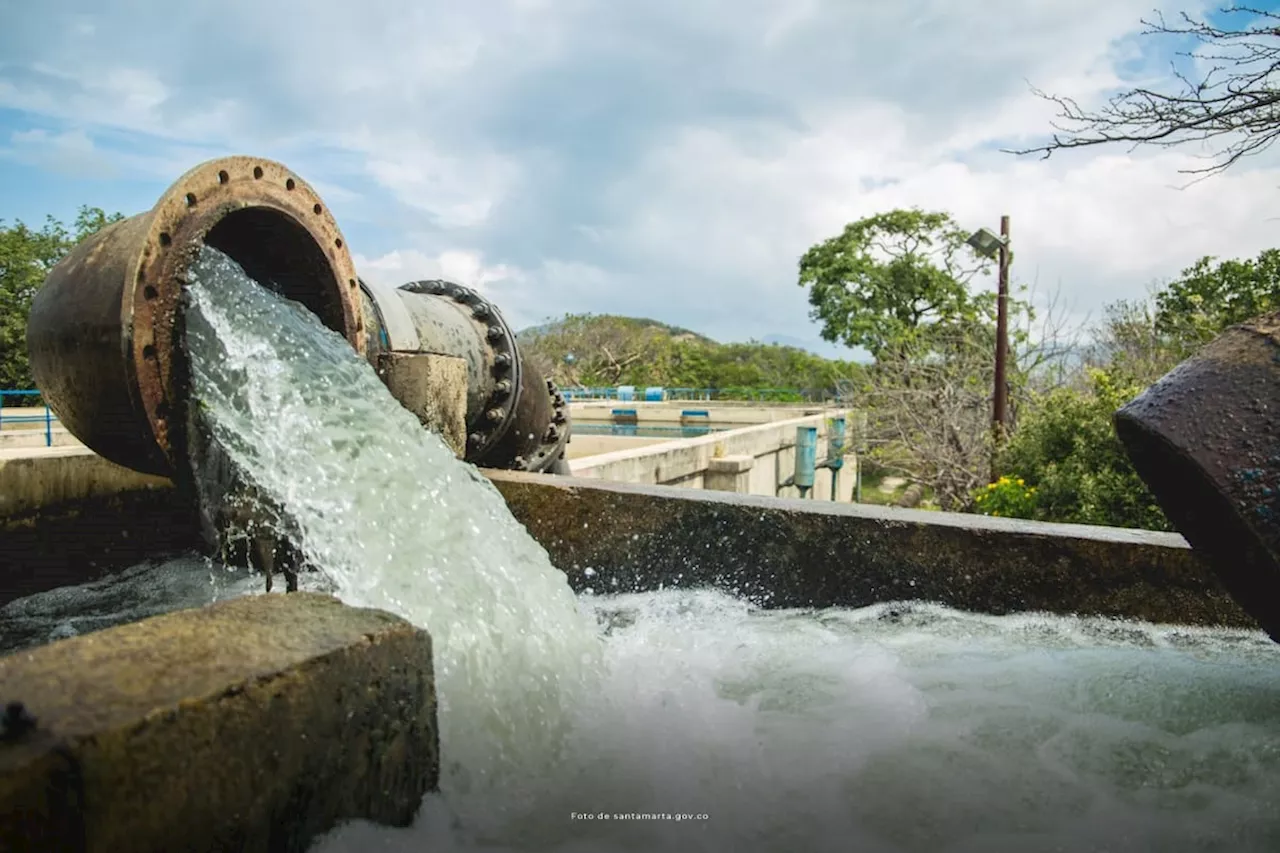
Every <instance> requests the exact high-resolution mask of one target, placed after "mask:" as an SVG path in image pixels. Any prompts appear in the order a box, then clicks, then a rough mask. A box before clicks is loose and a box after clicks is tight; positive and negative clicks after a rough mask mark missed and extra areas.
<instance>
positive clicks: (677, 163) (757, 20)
mask: <svg viewBox="0 0 1280 853" xmlns="http://www.w3.org/2000/svg"><path fill="white" fill-rule="evenodd" d="M1151 5H1152V0H1074V2H1067V0H1061V2H1040V3H1026V2H1021V1H1020V0H993V2H991V3H989V4H987V5H986V6H983V7H982V10H981V13H980V14H976V13H975V7H973V6H972V5H971V4H956V3H954V2H946V0H911V2H905V3H898V4H892V3H890V4H883V3H882V4H865V3H857V4H851V3H848V2H845V0H803V2H802V0H776V2H775V0H735V2H729V0H654V2H651V3H646V4H619V3H610V2H604V0H565V2H557V3H549V2H545V0H505V2H500V3H497V4H471V5H467V4H456V3H446V2H443V0H439V1H438V2H431V0H428V2H410V0H365V2H362V3H361V4H360V5H359V6H358V7H351V6H349V5H344V4H339V3H337V2H336V0H308V2H305V3H304V2H302V0H280V2H274V3H267V4H264V3H261V2H250V1H249V0H229V2H227V3H224V4H221V5H220V6H219V7H218V10H217V12H216V14H215V13H212V12H210V11H208V10H207V9H200V8H197V7H199V6H200V4H190V5H189V6H184V5H183V4H178V5H174V4H172V3H161V2H159V0H154V1H153V2H139V3H135V4H131V6H130V7H129V8H128V9H127V10H112V11H111V12H110V13H109V14H108V13H106V12H103V11H102V10H101V7H100V6H98V5H96V4H92V3H89V2H88V0H67V2H64V3H62V4H60V5H59V7H58V8H67V7H74V6H78V7H79V8H76V9H70V10H69V11H67V12H66V13H65V17H59V13H58V12H56V11H51V10H49V9H46V8H45V7H41V6H39V5H38V4H37V5H33V6H29V7H27V8H26V9H24V10H23V12H22V13H21V19H20V20H18V21H17V25H16V26H13V27H11V28H9V31H8V34H7V35H6V34H5V33H0V55H5V56H6V57H8V62H7V64H5V65H3V66H0V107H9V108H11V109H17V110H23V111H24V114H25V115H28V116H36V117H39V118H40V121H34V123H32V124H31V125H30V126H24V127H14V128H11V130H18V131H19V133H25V134H27V136H15V137H14V138H13V145H12V151H18V150H19V149H20V148H21V149H22V150H24V151H27V152H31V151H34V150H43V151H46V152H58V151H61V152H62V153H63V155H65V156H67V157H69V156H71V154H73V153H74V152H76V151H79V152H80V153H81V154H82V155H84V156H86V157H87V156H89V153H90V151H91V150H92V151H93V152H96V153H95V156H100V157H107V156H111V157H113V158H114V159H115V162H116V163H117V164H123V166H126V167H127V169H126V171H128V172H130V173H142V172H145V173H147V174H149V175H160V174H161V173H164V178H165V179H172V178H174V177H176V176H177V175H178V174H179V173H180V172H181V171H182V170H183V169H184V168H185V167H186V166H188V165H191V163H193V162H195V160H196V159H197V157H198V156H199V157H203V156H207V155H209V154H212V153H231V152H232V151H234V152H236V153H246V152H248V153H260V154H262V155H264V156H272V157H275V158H277V159H281V160H284V161H285V162H286V163H289V164H290V165H291V166H293V167H294V168H295V169H297V170H298V171H299V172H300V173H301V174H302V175H303V177H305V178H306V179H308V180H309V181H311V182H312V183H313V184H315V185H316V186H317V188H319V189H320V190H321V192H323V193H326V194H330V193H332V194H333V196H334V197H333V198H331V199H330V203H331V204H333V205H334V206H335V209H339V208H341V209H342V210H345V211H351V213H350V214H348V215H350V216H352V220H350V221H354V222H355V223H356V225H357V226H358V227H361V228H363V229H364V233H365V235H366V239H367V235H369V234H373V235H375V237H376V239H375V241H374V242H376V244H377V245H376V248H369V249H366V251H368V252H370V255H369V256H367V257H363V258H360V264H361V269H362V272H363V273H364V274H366V275H370V276H386V277H388V283H391V284H398V283H402V282H403V281H407V280H410V279H412V278H421V277H425V276H440V277H445V278H453V279H455V280H459V281H462V282H463V283H466V284H471V285H478V286H480V287H481V288H482V289H485V290H486V291H487V292H488V293H490V294H491V295H492V297H493V298H494V299H495V300H497V301H498V302H499V304H500V305H502V307H503V309H504V312H505V313H507V314H508V316H509V317H513V318H514V317H521V318H523V319H524V320H525V321H528V322H536V321H538V320H540V319H542V318H543V317H545V316H548V315H554V314H559V313H564V312H568V311H573V312H580V311H595V312H605V311H618V312H626V313H631V314H639V315H645V316H651V317H654V318H656V319H666V320H670V321H672V322H677V323H679V324H680V325H684V326H689V327H692V328H695V329H698V330H700V331H705V332H707V333H708V334H711V335H713V336H715V337H719V338H722V339H732V338H739V339H741V338H746V337H752V336H754V337H763V336H765V335H770V334H781V335H790V336H794V337H807V338H810V339H813V338H816V335H817V330H816V328H815V327H814V326H813V324H812V323H811V322H810V321H809V320H808V318H807V313H808V306H807V305H806V304H805V299H804V294H803V292H802V291H800V289H799V288H798V287H796V285H795V272H796V270H795V265H796V260H797V259H798V257H799V255H800V254H801V253H802V252H803V251H804V250H805V249H806V248H807V247H808V246H809V245H811V244H812V243H814V242H817V241H818V240H821V239H824V238H825V237H828V236H831V235H833V234H835V233H837V232H838V231H839V229H840V228H841V227H842V226H843V225H844V224H845V223H846V222H848V221H849V220H851V219H854V218H857V217H860V216H864V215H869V214H872V213H876V212H879V211H883V210H887V209H891V208H893V207H901V206H911V205H916V206H921V207H924V208H927V209H935V210H946V211H950V212H952V213H954V214H955V215H956V217H957V218H958V219H959V220H960V221H961V222H962V223H964V224H966V225H972V226H974V227H977V226H979V225H986V226H988V227H994V226H995V225H996V223H998V219H999V216H1000V215H1001V214H1003V213H1008V214H1010V215H1011V216H1012V217H1013V233H1014V240H1015V245H1016V250H1017V252H1016V253H1017V263H1016V274H1017V275H1019V276H1021V277H1023V278H1024V279H1030V278H1032V277H1036V278H1038V279H1039V281H1040V282H1041V284H1042V286H1048V287H1053V286H1054V285H1056V284H1057V283H1059V282H1060V283H1061V285H1062V287H1063V289H1064V296H1065V297H1066V299H1067V301H1068V302H1073V303H1075V304H1076V305H1078V306H1079V307H1080V308H1081V310H1084V309H1096V308H1098V307H1100V306H1101V304H1102V303H1103V302H1105V301H1107V300H1110V299H1114V298H1119V297H1124V296H1136V295H1139V294H1141V293H1142V292H1143V291H1144V289H1145V288H1146V286H1147V285H1148V284H1149V282H1150V281H1151V280H1152V279H1154V278H1162V277H1167V276H1169V275H1172V274H1174V273H1176V272H1177V271H1178V270H1179V269H1180V268H1182V267H1183V266H1185V265H1187V264H1189V263H1190V262H1191V261H1193V260H1194V259H1195V257H1196V256H1198V255H1200V254H1206V253H1211V254H1218V255H1224V256H1235V255H1248V254H1252V253H1255V252H1256V251H1258V250H1259V249H1261V248H1263V247H1265V246H1267V245H1270V244H1271V243H1272V242H1274V241H1273V239H1272V238H1271V236H1270V234H1269V232H1270V231H1271V230H1272V228H1271V224H1272V223H1271V221H1270V220H1271V219H1272V218H1273V216H1274V214H1273V213H1272V211H1271V208H1272V206H1273V204H1272V202H1271V201H1270V197H1271V195H1272V194H1273V192H1274V187H1275V186H1276V184H1277V183H1280V172H1277V171H1276V170H1274V169H1272V168H1270V164H1268V163H1267V162H1264V161H1258V162H1252V163H1244V164H1241V167H1239V168H1238V169H1237V170H1236V172H1235V173H1229V174H1228V175H1226V176H1223V177H1221V178H1217V179H1214V180H1211V181H1206V182H1204V183H1202V184H1198V185H1196V186H1193V187H1191V188H1188V189H1185V190H1181V191H1180V190H1177V189H1174V187H1175V186H1176V185H1178V184H1180V183H1183V182H1185V177H1184V176H1180V175H1178V174H1177V172H1178V169H1180V168H1185V167H1186V166H1187V165H1188V163H1190V162H1191V161H1189V160H1188V159H1187V155H1186V154H1182V153H1169V154H1163V155H1160V156H1150V155H1145V154H1144V155H1138V156H1133V155H1130V154H1129V153H1128V152H1126V151H1124V150H1119V149H1110V150H1101V149H1099V150H1096V151H1089V150H1085V151H1079V152H1075V153H1073V154H1071V156H1065V155H1060V156H1055V157H1054V158H1053V159H1052V160H1050V161H1047V162H1044V161H1040V160H1037V159H1034V158H1022V159H1019V158H1014V157H1012V156H1009V155H1003V154H997V153H995V149H998V148H1000V147H1009V146H1016V145H1019V144H1025V143H1027V142H1029V141H1032V140H1034V139H1036V138H1038V137H1040V136H1041V135H1043V134H1044V133H1046V132H1048V131H1049V130H1050V122H1051V120H1052V118H1053V116H1054V110H1053V109H1052V106H1051V105H1049V104H1046V103H1045V102H1044V101H1042V100H1039V99H1037V98H1035V97H1034V96H1032V95H1031V94H1030V92H1029V90H1028V86H1027V84H1028V83H1031V84H1034V85H1036V86H1039V87H1041V88H1043V89H1045V90H1047V91H1050V92H1056V93H1063V94H1069V95H1072V96H1075V97H1077V98H1079V99H1080V100H1083V101H1086V102H1087V101H1090V100H1096V99H1097V98H1098V97H1100V96H1102V95H1104V94H1105V93H1106V92H1107V91H1108V90H1110V89H1112V88H1114V87H1115V86H1117V85H1118V84H1119V82H1120V81H1121V80H1122V79H1128V80H1142V81H1152V80H1157V82H1158V77H1159V75H1162V74H1165V73H1166V68H1167V59H1168V55H1167V53H1159V52H1155V53H1153V52H1151V51H1150V49H1149V48H1150V47H1152V46H1153V45H1154V44H1155V43H1154V42H1151V41H1150V40H1136V41H1135V39H1134V36H1135V34H1136V33H1137V32H1138V30H1139V29H1140V24H1139V19H1140V18H1141V17H1142V16H1143V15H1144V14H1147V13H1148V12H1149V9H1150V6H1151ZM1158 5H1160V6H1162V7H1164V8H1166V10H1171V9H1173V8H1175V7H1174V4H1173V3H1172V2H1171V0H1167V2H1160V3H1158ZM1180 5H1181V7H1182V8H1186V6H1185V4H1180ZM1206 8H1208V5H1207V4H1206V3H1203V2H1201V1H1200V0H1196V2H1195V3H1194V4H1193V5H1192V7H1191V8H1189V9H1188V11H1190V12H1191V13H1192V14H1197V13H1199V12H1201V11H1202V10H1204V9H1206ZM157 20H163V21H164V22H165V24H164V31H163V32H160V31H159V30H157V28H156V25H155V21H157ZM194 45H199V48H198V49H196V48H195V47H193V46H194ZM37 46H38V48H39V49H37ZM1143 47H1146V48H1148V49H1147V50H1146V51H1145V52H1143V51H1142V50H1140V49H1139V48H1143ZM41 121H43V122H44V123H43V124H42V123H41ZM2 127H3V125H0V128H2ZM104 130H110V131H111V132H112V133H119V132H127V133H133V134H135V135H138V134H142V135H144V136H135V138H136V139H138V140H139V142H138V143H137V144H138V146H139V147H137V148H136V149H135V150H132V151H130V150H128V149H127V146H126V147H125V148H126V150H124V151H123V153H122V152H121V150H119V149H120V146H119V145H115V144H113V145H112V146H111V150H110V151H109V152H104V151H103V146H101V145H99V146H96V147H95V146H94V140H95V139H96V138H97V134H99V133H100V132H102V131H104ZM32 134H37V135H32ZM38 134H45V135H44V136H39V135H38ZM156 139H159V140H162V142H163V144H160V143H156V142H155V140H156ZM56 140H61V141H56ZM86 145H87V146H88V147H87V148H86ZM59 146H61V147H59ZM76 146H80V147H79V148H76ZM146 146H150V147H146ZM11 156H12V155H11ZM32 156H33V155H32ZM187 157H190V158H192V159H191V160H190V161H185V160H184V158H187ZM147 158H150V159H151V165H150V166H147V165H146V164H145V163H144V161H145V160H146V159H147ZM24 162H34V161H31V160H27V161H24ZM40 165H41V168H50V169H52V168H56V166H55V165H54V163H53V161H51V160H49V161H40ZM1193 165H1199V164H1193ZM166 170H169V171H166ZM348 230H351V229H350V228H348ZM351 239H352V242H353V244H354V245H356V246H357V247H359V246H360V243H359V242H357V241H356V239H355V238H354V236H353V237H352V238H351ZM396 247H398V251H387V250H389V249H392V248H396ZM379 253H380V254H379Z"/></svg>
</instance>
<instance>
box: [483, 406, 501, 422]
mask: <svg viewBox="0 0 1280 853" xmlns="http://www.w3.org/2000/svg"><path fill="white" fill-rule="evenodd" d="M484 416H485V417H486V418H488V419H489V420H491V421H493V422H494V423H495V424H496V423H500V422H501V421H502V419H503V418H505V417H506V415H505V414H503V411H502V409H490V410H489V411H487V412H485V413H484Z"/></svg>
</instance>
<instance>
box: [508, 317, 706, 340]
mask: <svg viewBox="0 0 1280 853" xmlns="http://www.w3.org/2000/svg"><path fill="white" fill-rule="evenodd" d="M584 318H585V319H590V320H592V321H595V322H597V323H616V324H617V325H620V326H623V327H625V328H627V329H628V330H629V331H633V332H646V331H648V332H662V333H665V334H666V335H668V336H670V337H671V338H674V339H675V340H678V341H698V342H699V343H704V344H710V345H715V344H717V343H718V341H716V340H713V339H712V338H709V337H707V336H706V335H702V334H699V333H698V332H694V331H692V330H690V329H686V328H684V327H682V326H672V325H671V324H669V323H662V322H659V321H658V320H650V319H649V318H647V317H621V316H618V315H616V314H596V315H583V317H578V316H574V317H566V318H563V319H560V320H550V321H548V322H546V323H542V324H540V325H537V326H529V327H528V328H525V329H521V330H520V331H519V332H517V333H516V337H517V338H518V339H520V340H522V341H523V340H530V339H533V338H538V337H545V336H548V335H557V334H560V333H562V332H564V331H565V330H566V329H567V328H568V327H569V325H570V324H571V323H575V321H577V320H580V319H584Z"/></svg>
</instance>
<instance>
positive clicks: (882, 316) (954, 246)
mask: <svg viewBox="0 0 1280 853" xmlns="http://www.w3.org/2000/svg"><path fill="white" fill-rule="evenodd" d="M966 237H967V235H966V233H965V232H964V231H963V230H961V229H960V227H959V226H958V225H957V224H956V223H955V221H954V220H953V219H952V218H951V216H950V214H947V213H937V212H934V213H927V212H925V211H922V210H919V209H915V208H913V209H910V210H893V211H889V212H888V213H880V214H876V215H875V216H869V217H867V218H865V219H860V220H858V221H857V222H852V223H850V224H849V225H847V226H846V227H845V229H844V231H843V232H842V233H841V234H840V235H838V236H836V237H832V238H830V239H828V240H825V241H823V242H821V243H818V244H817V245H815V246H813V247H812V248H810V249H809V251H807V252H805V254H804V256H803V257H802V258H801V259H800V278H799V285H800V286H801V287H807V288H809V304H810V305H811V306H813V310H812V311H811V312H810V316H811V317H812V318H813V319H814V320H816V321H818V322H820V323H822V337H823V338H824V339H825V340H828V341H832V342H842V343H844V344H846V345H847V346H850V347H862V348H864V349H866V350H867V351H868V352H870V353H871V355H872V356H874V357H875V358H876V359H877V360H881V359H883V358H884V357H885V356H886V355H887V354H889V353H890V352H891V351H892V350H894V348H896V347H899V346H901V345H902V344H904V343H905V342H906V340H907V339H908V338H909V337H910V336H911V335H912V334H914V333H915V332H916V331H917V330H919V329H920V328H922V327H924V326H927V325H930V324H933V323H937V322H942V321H947V320H953V319H960V318H966V317H974V316H976V312H977V306H976V305H975V304H974V301H973V299H972V298H971V297H970V295H969V291H968V287H967V285H968V282H969V280H970V279H971V278H972V277H973V275H974V274H975V273H977V272H979V271H982V270H984V269H986V266H987V264H986V262H985V261H983V260H982V259H980V258H978V257H977V256H976V255H975V254H974V253H973V252H972V250H970V249H969V248H968V247H967V246H966V245H965V239H966Z"/></svg>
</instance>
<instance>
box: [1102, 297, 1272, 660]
mask: <svg viewBox="0 0 1280 853" xmlns="http://www.w3.org/2000/svg"><path fill="white" fill-rule="evenodd" d="M1115 427H1116V432H1117V434H1118V435H1119V437H1120V441H1121V443H1122V444H1123V445H1124V447H1125V450H1126V451H1127V453H1128V455H1129V458H1130V460H1131V461H1132V462H1133V466H1134V468H1135V469H1136V470H1137V472H1138V475H1139V476H1140V477H1142V479H1143V481H1144V482H1146V484H1147V486H1148V487H1149V488H1150V489H1151V491H1152V493H1153V494H1154V495H1155V497H1156V499H1157V501H1159V503H1160V506H1161V508H1162V509H1163V510H1164V512H1165V515H1166V516H1168V518H1169V520H1170V521H1171V522H1172V523H1173V525H1174V526H1175V527H1176V528H1177V529H1178V530H1179V531H1180V532H1181V533H1182V535H1183V536H1184V537H1185V538H1186V539H1187V541H1188V542H1189V543H1190V544H1191V546H1192V548H1193V549H1195V550H1196V551H1197V552H1199V553H1200V554H1202V555H1203V556H1204V557H1205V559H1206V560H1207V561H1208V562H1209V564H1210V565H1211V567H1212V568H1213V570H1214V571H1215V573H1216V574H1217V575H1218V577H1219V579H1220V580H1221V581H1222V584H1223V586H1224V587H1225V588H1226V590H1227V592H1228V593H1230V594H1231V596H1232V597H1233V598H1234V599H1235V600H1236V601H1237V602H1238V603H1239V604H1240V606H1241V607H1242V608H1243V609H1244V610H1245V611H1246V612H1248V613H1249V614H1250V615H1252V616H1253V617H1254V618H1255V619H1256V620H1257V621H1258V623H1259V625H1261V627H1262V628H1263V630H1265V631H1266V632H1267V633H1268V634H1269V635H1270V636H1271V637H1272V638H1273V639H1275V640H1278V641H1280V313H1276V314H1270V315H1267V316H1265V317H1260V318H1258V319H1256V320H1253V321H1251V322H1249V323H1245V324H1242V325H1239V326H1234V327H1232V328H1230V329H1227V330H1226V331H1225V332H1224V333H1223V334H1222V335H1220V336H1219V337H1218V338H1217V339H1215V340H1214V341H1213V342H1211V343H1210V344H1209V345H1208V346H1206V347H1205V348H1204V349H1203V350H1202V351H1201V352H1200V353H1199V354H1197V355H1196V356H1194V357H1192V358H1190V359H1188V360H1186V361H1184V362H1183V363H1182V364H1180V365H1178V366H1177V367H1176V368H1174V369H1173V370H1172V371H1171V372H1169V373H1168V374H1167V375H1165V376H1164V377H1163V378H1161V379H1160V380H1159V381H1158V382H1156V383H1155V384H1154V385H1152V386H1151V387H1150V388H1148V389H1147V390H1146V391H1144V392H1143V393H1142V394H1141V395H1139V396H1138V397H1137V398H1135V399H1134V400H1132V401H1131V402H1129V403H1128V404H1127V405H1125V406H1124V407H1122V408H1121V409H1120V410H1119V411H1118V412H1117V413H1116V415H1115Z"/></svg>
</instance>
